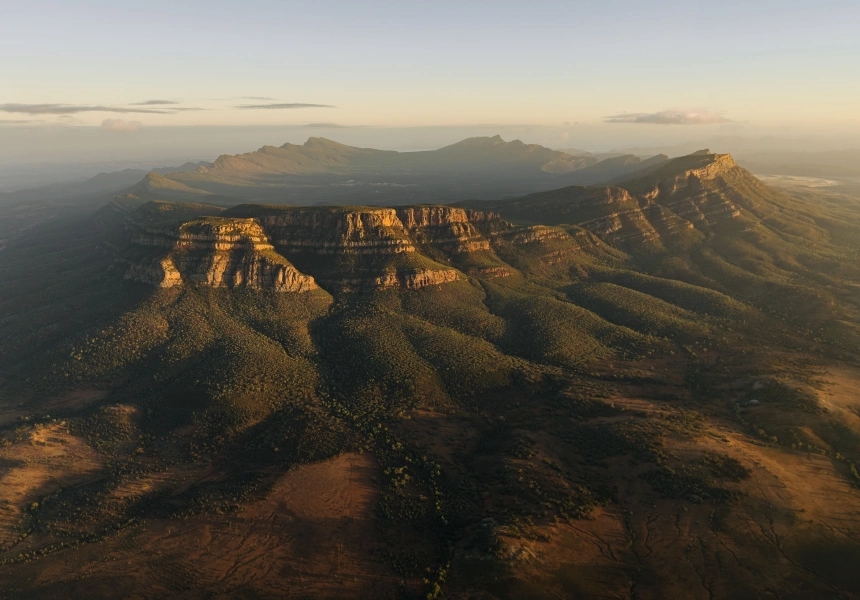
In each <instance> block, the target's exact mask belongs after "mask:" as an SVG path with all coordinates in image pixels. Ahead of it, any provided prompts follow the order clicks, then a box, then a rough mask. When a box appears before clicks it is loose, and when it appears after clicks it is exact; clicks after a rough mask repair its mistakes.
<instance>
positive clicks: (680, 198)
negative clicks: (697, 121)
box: [468, 150, 770, 253]
mask: <svg viewBox="0 0 860 600" xmlns="http://www.w3.org/2000/svg"><path fill="white" fill-rule="evenodd" d="M769 195H770V192H769V190H767V189H766V187H765V186H764V185H763V184H762V183H761V182H759V181H758V180H757V179H756V178H755V177H754V176H752V175H751V174H750V173H748V172H747V171H745V170H744V169H742V168H740V167H739V166H738V165H737V164H736V163H735V162H734V160H733V159H732V157H731V156H730V155H728V154H712V153H711V152H709V151H707V150H704V151H701V152H697V153H695V154H691V155H689V156H682V157H680V158H676V159H672V160H668V161H665V162H661V161H658V162H657V163H655V165H652V166H651V167H649V168H646V169H644V170H643V171H640V173H639V175H637V176H635V177H634V178H630V179H627V180H621V181H619V182H618V183H617V184H616V185H613V186H607V187H599V188H595V187H581V186H572V187H566V188H560V189H557V190H551V191H548V192H539V193H536V194H531V195H528V196H523V197H521V198H515V199H513V200H502V201H494V202H472V203H469V204H468V206H470V207H473V208H480V209H489V210H493V211H496V212H498V213H500V214H501V215H502V216H503V217H504V218H507V219H511V220H514V221H525V222H536V223H543V224H550V225H561V224H564V225H577V226H579V227H582V228H584V229H587V230H588V231H591V232H592V233H594V234H595V235H597V236H598V237H600V238H601V239H602V240H603V241H605V242H607V243H608V244H611V245H612V246H614V247H616V248H619V249H621V250H624V251H626V252H634V253H635V252H643V251H644V252H653V251H662V250H665V249H671V248H674V249H684V248H689V247H691V246H692V245H694V244H696V243H698V242H700V241H702V240H703V239H704V238H705V236H706V235H708V233H709V232H711V231H712V230H713V228H714V227H718V226H720V225H721V224H722V223H726V222H730V221H732V220H733V219H735V218H737V217H739V216H740V214H741V210H742V209H747V210H750V211H752V212H756V211H757V210H758V209H759V208H760V206H761V205H763V204H766V203H767V198H768V197H769ZM759 199H761V200H759Z"/></svg>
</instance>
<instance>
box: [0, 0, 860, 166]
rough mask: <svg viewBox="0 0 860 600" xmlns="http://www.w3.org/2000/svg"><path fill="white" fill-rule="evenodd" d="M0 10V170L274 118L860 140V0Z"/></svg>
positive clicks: (540, 134)
mask: <svg viewBox="0 0 860 600" xmlns="http://www.w3.org/2000/svg"><path fill="white" fill-rule="evenodd" d="M0 6H2V15H3V16H2V18H0V164H13V163H16V162H18V163H21V162H28V161H30V162H32V161H40V160H41V161H47V162H50V161H71V160H86V159H92V160H95V161H98V160H104V159H105V157H114V158H118V159H123V160H126V159H127V160H144V159H147V160H149V159H153V160H154V159H157V158H159V157H161V156H163V157H165V158H168V157H169V158H173V157H174V156H176V157H179V156H185V155H188V157H189V158H192V157H195V158H207V157H210V155H211V156H215V155H217V154H219V153H221V152H236V151H242V150H252V149H255V148H257V147H259V146H260V145H262V144H263V143H274V142H275V140H273V139H269V138H272V137H273V134H274V133H277V132H279V133H281V134H282V138H281V142H280V143H283V142H286V141H299V139H300V138H301V137H307V135H308V134H309V133H310V134H314V135H325V136H326V137H332V138H334V139H341V138H343V139H346V138H348V139H349V140H351V141H352V142H354V143H357V144H359V145H363V144H362V140H365V141H366V143H365V144H364V145H371V142H373V144H372V145H375V146H377V147H388V148H393V149H417V148H424V147H433V146H434V145H441V144H443V143H450V142H453V141H456V140H457V139H460V138H462V137H465V136H466V135H470V134H472V133H476V132H477V134H483V133H482V132H484V131H490V130H494V131H496V132H498V133H502V134H503V137H504V136H505V133H508V134H510V135H520V134H525V136H526V137H528V136H529V135H531V136H532V139H525V140H524V141H529V142H539V143H547V144H552V145H553V146H554V147H568V146H573V147H581V146H588V149H609V148H610V147H613V146H619V145H621V146H623V145H625V144H627V145H641V144H642V143H643V141H644V143H647V142H648V141H649V140H650V141H652V142H653V143H655V144H666V143H671V142H679V141H683V140H684V139H690V138H702V137H708V136H716V135H722V136H726V135H731V136H738V135H740V136H747V137H761V136H777V137H780V136H781V137H785V138H786V139H788V138H791V139H801V140H809V139H812V138H815V139H817V140H819V143H820V144H824V145H825V146H826V145H828V144H829V145H830V146H833V147H850V146H854V147H857V146H860V109H858V107H860V35H858V32H857V26H858V24H860V2H857V0H843V1H834V0H819V1H817V2H797V1H793V0H782V1H779V2H776V1H771V0H758V1H750V0H747V1H744V2H740V1H736V0H721V1H710V2H698V1H696V0H685V1H674V0H671V1H661V0H652V1H648V2H641V1H640V2H631V1H621V0H601V1H600V2H596V1H589V2H577V1H574V0H568V1H565V2H556V1H545V0H532V1H531V2H521V1H519V2H507V1H500V0H496V1H494V2H469V1H467V0H462V1H460V2H447V1H437V2H432V3H431V2H420V3H418V2H408V1H406V0H401V1H399V2H361V1H352V2H340V1H317V2H291V1H284V0H279V1H268V0H244V1H243V2H236V1H235V0H230V1H224V0H207V1H206V2H198V1H196V0H186V1H184V2H181V3H177V2H166V1H163V0H149V1H147V2H146V3H143V2H122V1H117V0H112V1H79V2H76V1H70V0H65V1H54V0H51V1H40V0H31V1H30V2H16V1H14V0H0ZM255 136H256V137H255ZM263 138H266V139H263ZM255 139H258V140H259V141H258V142H255V141H254V140H255ZM192 155H194V156H192Z"/></svg>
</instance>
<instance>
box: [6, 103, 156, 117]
mask: <svg viewBox="0 0 860 600" xmlns="http://www.w3.org/2000/svg"><path fill="white" fill-rule="evenodd" d="M0 112H7V113H24V114H28V115H74V114H78V113H84V112H112V113H146V114H154V115H168V114H170V111H166V110H160V109H158V110H156V109H151V108H124V107H119V106H101V105H92V106H87V105H83V106H82V105H77V104H0Z"/></svg>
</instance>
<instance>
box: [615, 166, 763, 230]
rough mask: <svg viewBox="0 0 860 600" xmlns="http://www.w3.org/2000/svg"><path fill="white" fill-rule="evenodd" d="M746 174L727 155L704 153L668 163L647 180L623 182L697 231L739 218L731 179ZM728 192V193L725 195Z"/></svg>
mask: <svg viewBox="0 0 860 600" xmlns="http://www.w3.org/2000/svg"><path fill="white" fill-rule="evenodd" d="M744 173H746V172H745V171H744V170H743V169H741V168H740V167H738V165H737V164H736V163H735V161H734V159H733V158H732V157H731V155H729V154H711V153H710V152H708V151H707V150H705V151H701V152H698V153H695V154H691V155H690V156H684V157H681V158H678V159H675V160H673V161H670V162H669V163H668V164H667V165H666V166H664V167H663V168H661V169H659V170H657V171H655V172H654V173H652V174H650V175H648V176H647V177H644V178H640V179H636V180H632V181H630V182H624V183H623V184H622V185H624V187H626V188H627V189H629V190H631V191H633V192H634V193H637V194H639V195H641V197H643V198H645V199H646V200H649V201H652V202H654V203H656V204H659V205H661V206H663V207H665V208H666V209H668V210H670V211H672V212H673V213H674V214H676V215H677V216H678V217H680V218H682V219H684V220H686V221H689V222H690V223H693V224H694V226H697V227H700V228H708V227H709V226H712V225H716V224H718V223H721V222H724V221H730V220H732V219H734V218H735V217H738V216H740V206H738V205H737V204H736V203H735V202H734V201H733V199H732V194H731V193H730V191H729V190H730V188H731V184H732V180H734V179H737V178H738V177H741V178H742V177H744ZM727 192H728V193H727Z"/></svg>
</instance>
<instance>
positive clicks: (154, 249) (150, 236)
mask: <svg viewBox="0 0 860 600" xmlns="http://www.w3.org/2000/svg"><path fill="white" fill-rule="evenodd" d="M128 233H129V246H128V248H127V249H126V252H125V261H126V262H127V263H128V268H127V270H126V272H125V278H126V279H131V280H135V281H142V282H145V283H150V284H152V285H156V286H158V287H173V286H177V285H181V284H183V283H190V284H203V285H208V286H212V287H226V288H235V287H249V288H254V289H268V290H274V291H277V292H305V291H308V290H312V289H315V288H316V287H317V286H316V284H315V282H314V279H313V277H310V276H308V275H305V274H303V273H300V272H299V271H298V270H297V269H296V268H295V267H294V266H293V265H292V264H291V263H290V262H289V261H288V260H287V259H286V258H284V257H283V256H281V255H279V254H277V253H276V252H275V251H274V248H273V247H272V245H271V244H270V243H269V240H268V237H267V236H266V234H265V232H264V231H263V229H262V228H261V227H260V224H259V223H258V222H256V221H255V220H253V219H235V218H223V217H205V218H199V219H193V220H190V221H186V222H183V223H180V224H178V225H173V226H171V225H167V224H162V225H160V226H156V225H154V224H152V223H151V222H146V221H132V222H131V223H129V226H128Z"/></svg>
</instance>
